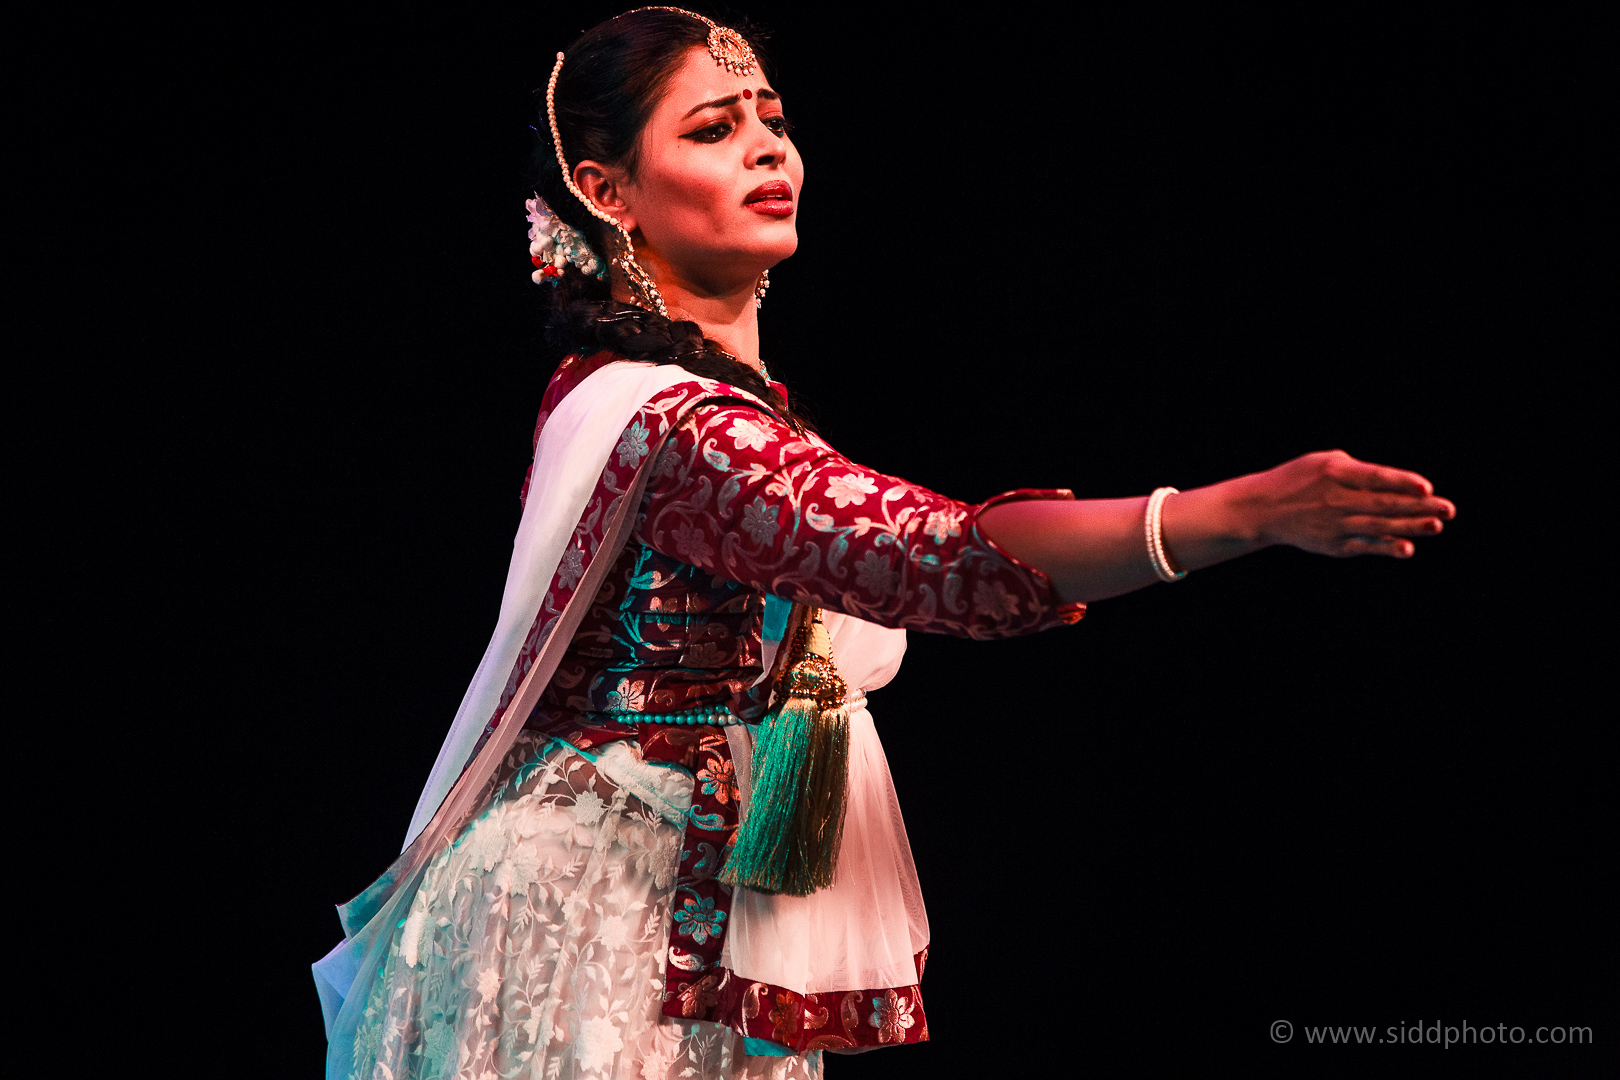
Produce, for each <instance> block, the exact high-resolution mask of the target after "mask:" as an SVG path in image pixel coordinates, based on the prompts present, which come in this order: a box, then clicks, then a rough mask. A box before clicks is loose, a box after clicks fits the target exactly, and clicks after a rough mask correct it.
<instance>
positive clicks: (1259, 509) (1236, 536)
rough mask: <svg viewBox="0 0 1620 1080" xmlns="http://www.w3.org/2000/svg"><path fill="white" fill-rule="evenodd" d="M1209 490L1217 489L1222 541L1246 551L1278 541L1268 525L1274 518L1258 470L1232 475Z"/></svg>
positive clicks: (1218, 517)
mask: <svg viewBox="0 0 1620 1080" xmlns="http://www.w3.org/2000/svg"><path fill="white" fill-rule="evenodd" d="M1209 490H1211V491H1214V492H1216V493H1217V499H1216V502H1217V508H1216V509H1215V510H1214V511H1213V516H1214V517H1215V518H1216V519H1217V525H1216V528H1217V530H1218V533H1219V535H1220V537H1221V539H1222V540H1223V541H1225V542H1226V543H1228V544H1232V545H1235V546H1239V547H1242V548H1243V549H1244V553H1245V554H1247V553H1248V552H1252V551H1259V550H1260V549H1261V548H1266V547H1270V546H1271V545H1273V544H1275V543H1276V542H1277V541H1276V539H1275V538H1273V537H1272V536H1271V535H1270V531H1269V529H1268V527H1267V526H1268V525H1269V524H1270V522H1271V513H1270V504H1269V501H1268V500H1267V499H1266V497H1265V494H1266V493H1265V485H1264V483H1263V482H1262V481H1261V479H1260V477H1259V475H1258V474H1253V473H1251V474H1250V475H1248V476H1237V477H1233V478H1232V479H1231V480H1226V481H1223V482H1222V483H1219V484H1214V485H1211V488H1210V489H1209Z"/></svg>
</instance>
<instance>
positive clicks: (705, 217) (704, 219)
mask: <svg viewBox="0 0 1620 1080" xmlns="http://www.w3.org/2000/svg"><path fill="white" fill-rule="evenodd" d="M734 179H735V178H734V177H733V176H731V175H730V174H726V175H723V176H722V175H718V174H710V173H705V172H699V171H693V172H686V173H682V174H681V175H680V176H664V177H660V178H659V182H658V183H657V185H656V186H655V187H654V188H653V189H652V190H653V198H652V200H651V203H652V213H651V215H650V218H649V219H650V220H652V221H657V222H660V223H662V224H664V225H665V226H667V227H670V228H672V229H673V230H675V231H677V232H686V233H691V232H694V231H710V230H709V227H711V226H713V225H715V224H718V223H720V222H722V221H724V220H726V219H727V217H728V213H729V211H730V210H731V208H732V206H731V204H732V202H733V201H734V200H735V192H734V191H733V187H734V184H733V181H734Z"/></svg>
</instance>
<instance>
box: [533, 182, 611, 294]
mask: <svg viewBox="0 0 1620 1080" xmlns="http://www.w3.org/2000/svg"><path fill="white" fill-rule="evenodd" d="M524 205H525V206H527V207H528V209H529V260H530V261H531V262H533V263H534V274H533V277H534V281H535V284H537V285H538V284H540V283H541V282H545V283H546V284H549V285H555V284H557V282H558V281H559V280H561V278H562V271H563V267H564V266H566V265H567V264H569V263H573V264H574V265H575V266H577V267H579V272H580V273H582V274H586V275H588V276H591V277H596V278H600V277H603V276H604V274H605V272H606V270H607V268H606V267H605V266H604V265H603V264H602V260H601V259H599V258H597V257H596V252H594V251H592V250H591V246H590V245H589V244H587V243H586V242H585V238H584V237H583V236H581V235H580V234H579V232H578V231H577V230H575V229H574V228H573V227H572V226H570V225H568V224H567V223H566V222H564V221H563V220H562V219H561V218H559V217H558V216H557V215H556V214H555V213H553V212H552V209H551V207H549V206H547V205H546V200H544V199H542V198H540V197H539V196H536V197H535V198H532V199H528V200H526V201H525V202H524Z"/></svg>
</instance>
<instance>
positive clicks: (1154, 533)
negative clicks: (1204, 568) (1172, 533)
mask: <svg viewBox="0 0 1620 1080" xmlns="http://www.w3.org/2000/svg"><path fill="white" fill-rule="evenodd" d="M1179 494H1181V492H1179V491H1177V490H1176V489H1175V488H1173V487H1162V488H1159V489H1158V490H1157V491H1155V492H1154V493H1153V494H1152V495H1149V496H1148V503H1147V514H1146V516H1145V517H1144V518H1143V519H1142V528H1143V531H1145V532H1146V533H1147V549H1148V560H1149V561H1150V562H1152V563H1153V572H1154V573H1155V574H1158V575H1159V580H1160V581H1180V580H1181V579H1182V578H1184V577H1186V576H1187V571H1185V570H1172V569H1170V559H1169V557H1168V556H1166V555H1165V553H1164V533H1163V531H1162V530H1161V529H1160V526H1159V523H1160V520H1161V519H1162V518H1163V517H1164V501H1165V500H1166V499H1168V498H1169V497H1170V496H1172V495H1179Z"/></svg>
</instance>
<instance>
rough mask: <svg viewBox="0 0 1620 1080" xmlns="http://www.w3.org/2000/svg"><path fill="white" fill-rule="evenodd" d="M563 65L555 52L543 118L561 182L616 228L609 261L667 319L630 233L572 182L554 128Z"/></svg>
mask: <svg viewBox="0 0 1620 1080" xmlns="http://www.w3.org/2000/svg"><path fill="white" fill-rule="evenodd" d="M562 66H563V54H562V53H558V54H557V64H556V66H555V67H553V68H552V69H551V80H550V81H549V82H547V83H546V120H547V121H548V122H549V123H550V124H551V145H552V146H553V147H555V148H556V150H557V165H558V167H559V168H561V169H562V180H563V184H564V186H566V187H567V188H568V190H569V191H570V192H572V193H573V195H574V198H576V199H578V200H579V201H580V203H581V204H583V205H584V207H585V209H586V211H587V212H589V213H590V215H591V216H592V217H594V218H597V219H598V220H600V221H603V222H605V223H606V224H608V225H611V226H613V227H614V229H616V230H618V233H619V240H620V242H621V243H622V244H623V245H624V250H623V251H622V252H614V253H612V254H611V255H610V258H609V260H608V261H609V262H610V263H612V264H614V265H617V266H618V267H619V269H620V270H622V271H624V276H625V279H626V282H627V283H628V284H629V286H630V291H631V293H633V294H635V296H636V298H637V299H638V300H640V301H641V306H642V307H645V308H649V309H651V310H653V311H656V312H658V314H660V315H662V316H663V317H664V318H666V319H667V318H669V309H668V308H666V307H665V306H664V298H663V296H661V295H660V294H659V292H658V285H657V284H656V283H655V282H654V281H653V279H652V275H651V274H649V273H647V271H646V270H644V269H642V267H641V264H640V263H638V262H637V261H636V249H635V246H634V245H633V244H632V243H631V242H630V233H629V231H628V230H626V229H625V227H624V223H623V222H621V221H620V220H619V219H618V218H616V217H614V216H613V215H612V214H610V213H608V212H607V211H606V210H602V209H599V208H598V207H597V205H596V204H595V203H593V202H591V200H589V199H587V198H586V197H585V193H584V192H583V191H581V190H579V185H578V184H575V183H574V174H573V172H572V171H570V170H569V168H568V158H567V157H565V156H564V155H563V144H562V132H561V131H559V130H558V128H557V76H558V75H560V74H562Z"/></svg>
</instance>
